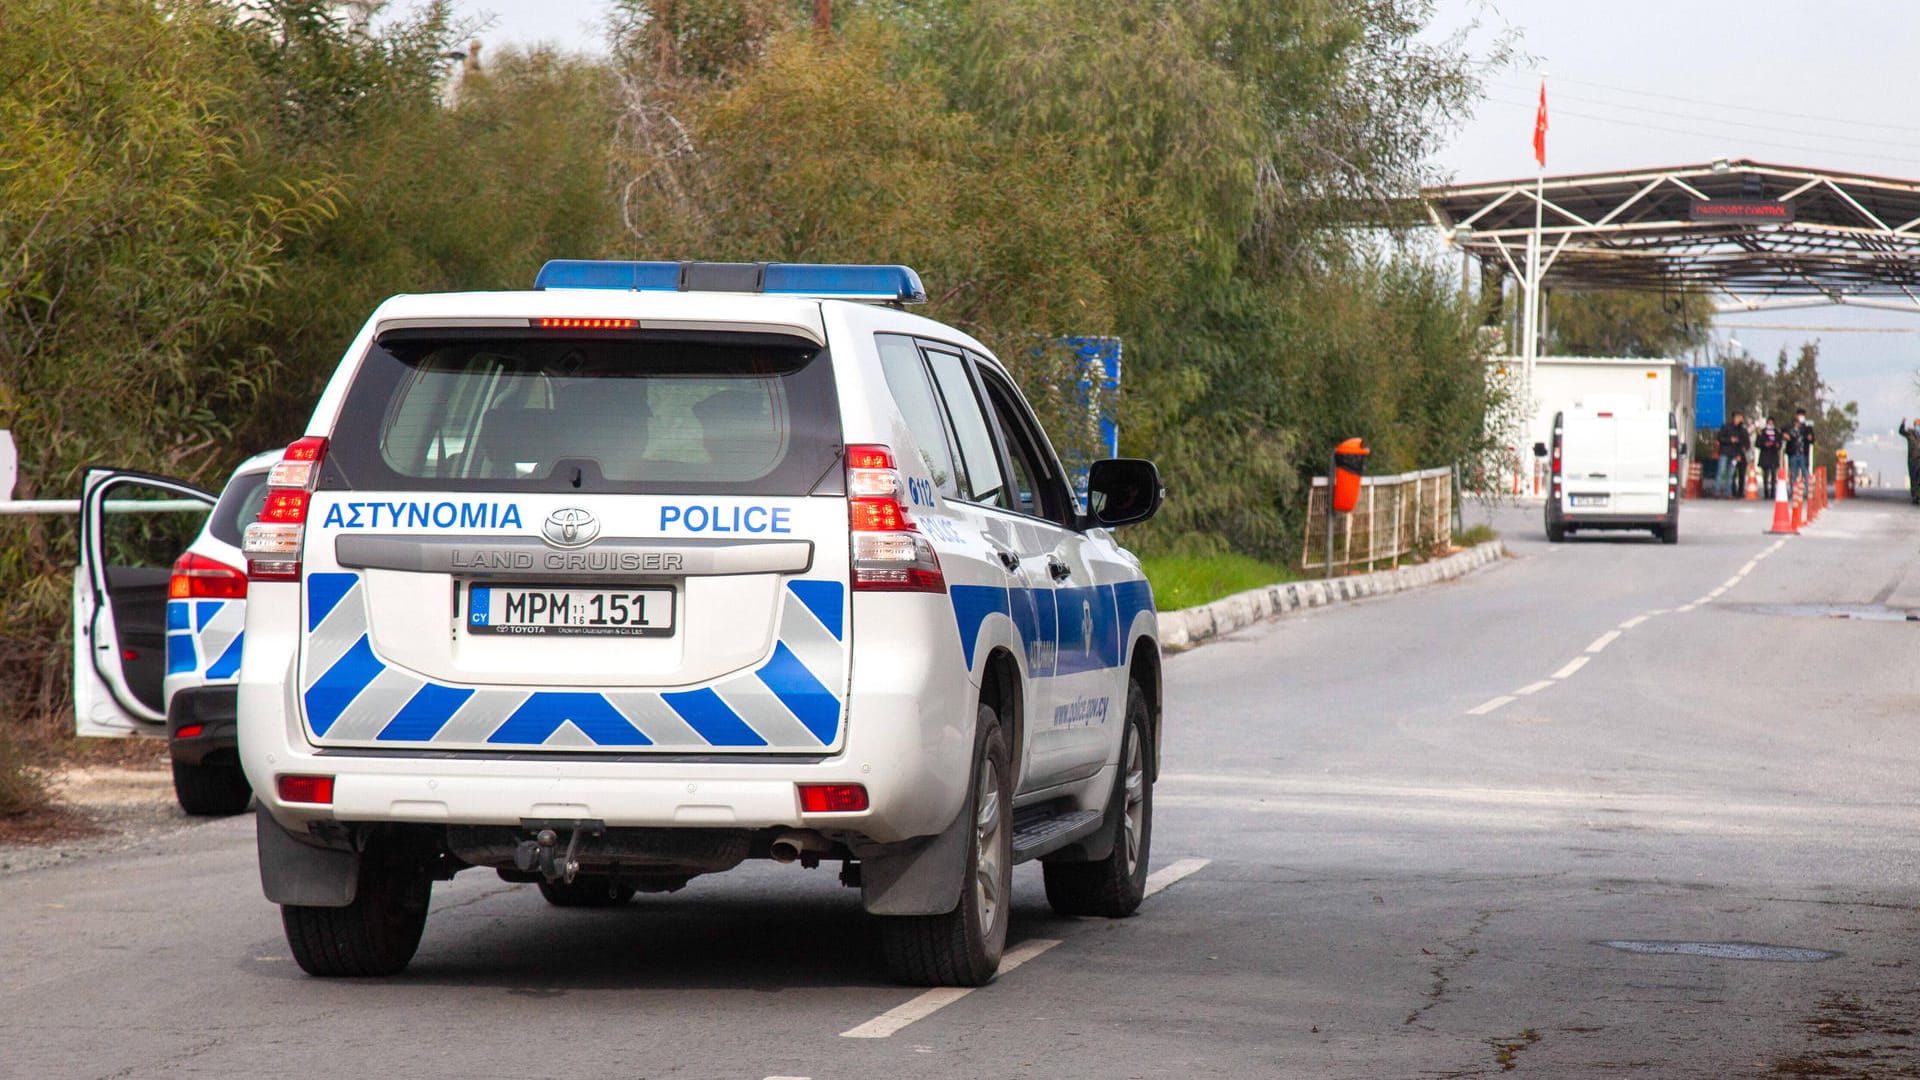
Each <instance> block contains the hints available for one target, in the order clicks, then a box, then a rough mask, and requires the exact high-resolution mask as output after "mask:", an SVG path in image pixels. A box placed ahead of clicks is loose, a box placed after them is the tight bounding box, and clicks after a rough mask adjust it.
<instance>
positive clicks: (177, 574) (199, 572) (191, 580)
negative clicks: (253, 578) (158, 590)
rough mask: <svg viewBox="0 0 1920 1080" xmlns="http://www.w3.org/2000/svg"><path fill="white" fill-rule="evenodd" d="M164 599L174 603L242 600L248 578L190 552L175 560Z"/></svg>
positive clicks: (245, 593)
mask: <svg viewBox="0 0 1920 1080" xmlns="http://www.w3.org/2000/svg"><path fill="white" fill-rule="evenodd" d="M167 596H168V598H169V599H173V600H245V599H246V598H247V575H245V574H243V573H241V572H240V571H238V570H235V569H234V568H233V567H231V566H228V565H227V564H226V563H223V562H216V561H214V560H212V559H209V558H207V557H206V556H205V555H196V554H194V553H193V552H191V551H189V552H187V553H186V554H185V555H182V556H180V557H179V558H178V559H175V560H174V563H173V576H172V577H170V578H168V579H167Z"/></svg>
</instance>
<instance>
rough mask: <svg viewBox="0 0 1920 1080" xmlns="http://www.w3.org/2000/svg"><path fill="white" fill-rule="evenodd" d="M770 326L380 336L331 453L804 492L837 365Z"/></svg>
mask: <svg viewBox="0 0 1920 1080" xmlns="http://www.w3.org/2000/svg"><path fill="white" fill-rule="evenodd" d="M769 337H771V336H770V335H744V334H743V335H706V336H705V337H704V338H700V339H686V338H679V339H676V338H671V337H657V336H656V337H648V336H644V335H638V334H631V333H628V334H601V335H598V336H582V337H567V336H553V335H548V336H539V335H532V334H529V335H523V336H505V335H502V333H501V332H500V331H490V332H488V333H486V334H483V335H476V334H474V333H472V332H467V333H462V332H459V331H431V332H428V331H410V332H396V333H389V334H387V335H383V336H382V337H381V339H380V341H379V343H378V344H376V345H375V346H374V348H373V350H372V352H371V353H370V354H369V355H368V358H367V362H366V364H364V365H363V367H362V371H361V374H360V375H359V376H358V377H357V378H356V379H355V382H354V386H353V388H352V390H350V391H349V395H348V400H347V403H346V406H345V407H344V408H343V409H342V411H341V425H342V427H343V429H345V430H344V431H343V432H342V433H337V434H336V437H335V439H334V441H333V446H334V448H335V449H334V450H333V451H332V452H330V453H329V455H328V460H329V462H334V463H338V465H339V467H340V469H341V471H342V472H343V473H344V474H345V476H346V478H347V480H348V482H349V484H350V485H352V486H359V487H385V486H391V487H395V488H400V489H408V488H412V489H420V488H449V489H454V490H458V489H460V488H463V487H466V488H478V487H484V488H487V489H495V490H516V489H524V490H585V491H662V490H673V491H676V492H713V493H729V494H735V493H740V494H788V495H800V494H805V493H806V492H807V491H808V490H809V489H810V488H811V487H812V486H813V485H814V484H815V483H816V482H817V481H818V480H819V478H820V477H821V476H823V475H825V474H826V473H828V472H829V471H830V470H831V469H832V466H833V463H834V461H835V460H836V454H837V453H838V447H839V442H840V416H839V408H838V405H837V403H836V402H835V399H834V393H833V374H832V365H831V364H830V363H829V361H828V360H827V358H826V356H825V353H824V352H823V351H822V350H819V349H817V348H814V347H812V346H810V345H802V344H800V343H798V342H796V341H795V340H794V339H774V340H763V339H764V338H769ZM730 338H731V340H730Z"/></svg>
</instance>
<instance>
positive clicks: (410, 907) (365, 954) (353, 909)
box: [280, 850, 433, 978]
mask: <svg viewBox="0 0 1920 1080" xmlns="http://www.w3.org/2000/svg"><path fill="white" fill-rule="evenodd" d="M381 862H382V860H380V859H378V858H376V857H375V852H374V851H371V850H370V851H368V852H366V853H365V854H363V855H362V856H361V857H360V882H359V888H358V891H357V892H356V893H355V895H354V898H353V903H351V904H348V905H347V906H346V907H337V908H331V907H302V906H300V905H297V904H282V905H280V925H281V927H282V928H283V929H284V930H285V931H286V935H287V945H288V947H289V948H291V949H292V950H293V959H294V961H295V962H296V963H298V964H299V965H300V967H301V970H303V971H305V972H306V973H307V974H309V975H317V976H320V977H321V978H336V977H365V976H377V975H394V974H398V973H399V972H400V971H401V970H403V969H404V968H405V967H406V966H407V963H408V961H410V960H412V959H413V953H414V950H416V949H418V948H419V947H420V934H421V932H422V931H424V930H425V929H426V926H427V902H428V900H430V899H431V898H432V893H433V881H432V880H431V879H430V878H428V877H427V875H426V872H425V871H424V870H423V869H421V868H419V867H407V866H394V865H391V864H389V865H385V866H383V865H381Z"/></svg>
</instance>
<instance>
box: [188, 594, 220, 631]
mask: <svg viewBox="0 0 1920 1080" xmlns="http://www.w3.org/2000/svg"><path fill="white" fill-rule="evenodd" d="M226 606H227V602H226V601H225V600H201V601H199V602H198V603H196V604H194V605H193V618H194V626H193V628H194V630H195V631H200V630H205V629H206V628H207V624H208V623H210V622H212V621H213V617H214V616H215V615H218V614H220V609H221V608H223V607H226Z"/></svg>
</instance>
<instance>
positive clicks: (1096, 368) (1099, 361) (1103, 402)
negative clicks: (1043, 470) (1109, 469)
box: [1059, 337, 1120, 503]
mask: <svg viewBox="0 0 1920 1080" xmlns="http://www.w3.org/2000/svg"><path fill="white" fill-rule="evenodd" d="M1059 343H1060V344H1062V345H1065V346H1067V347H1068V348H1070V349H1072V350H1073V351H1074V356H1075V359H1076V360H1077V362H1078V363H1077V366H1078V367H1079V369H1080V379H1079V383H1080V385H1079V394H1078V397H1079V398H1080V403H1081V405H1082V407H1083V408H1085V409H1086V410H1087V413H1088V419H1089V420H1094V419H1097V420H1098V421H1099V431H1100V438H1099V446H1098V450H1099V451H1100V452H1101V453H1102V454H1103V455H1104V456H1106V457H1119V456H1120V426H1119V425H1118V424H1116V423H1114V419H1113V399H1114V397H1115V395H1117V394H1118V393H1119V391H1120V339H1119V338H1117V337H1069V338H1061V339H1060V342H1059ZM1062 456H1063V457H1065V458H1067V459H1068V460H1066V461H1064V462H1062V464H1064V465H1066V467H1067V471H1069V472H1071V473H1072V474H1073V478H1074V479H1073V487H1074V491H1075V492H1076V493H1078V494H1079V496H1080V499H1081V501H1082V502H1083V503H1084V502H1085V501H1086V497H1087V466H1088V465H1090V464H1092V463H1091V462H1090V461H1088V460H1087V458H1086V456H1085V455H1084V454H1083V453H1082V452H1081V451H1080V450H1079V448H1078V447H1073V446H1069V447H1068V448H1067V449H1066V451H1065V453H1064V454H1063V455H1062Z"/></svg>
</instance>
